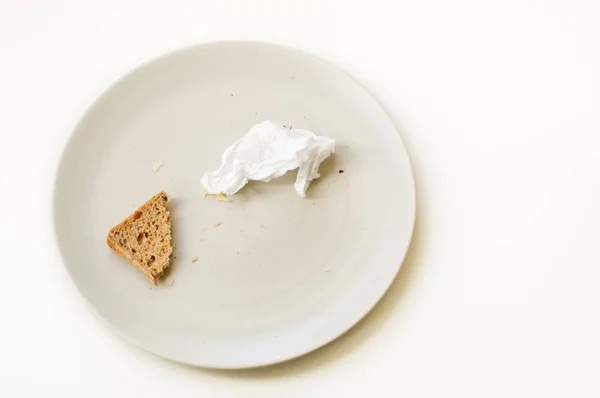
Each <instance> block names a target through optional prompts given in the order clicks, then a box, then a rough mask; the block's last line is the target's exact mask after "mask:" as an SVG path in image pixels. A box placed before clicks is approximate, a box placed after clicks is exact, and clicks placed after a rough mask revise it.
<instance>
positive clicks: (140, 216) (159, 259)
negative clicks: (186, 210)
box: [106, 191, 173, 285]
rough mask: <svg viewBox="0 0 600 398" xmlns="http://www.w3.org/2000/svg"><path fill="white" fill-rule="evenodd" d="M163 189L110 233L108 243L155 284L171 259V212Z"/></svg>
mask: <svg viewBox="0 0 600 398" xmlns="http://www.w3.org/2000/svg"><path fill="white" fill-rule="evenodd" d="M168 200H169V197H168V196H167V194H166V193H165V192H164V191H161V192H159V193H157V194H156V195H154V196H153V197H152V198H151V199H150V200H149V201H147V202H146V203H144V204H143V205H142V206H141V207H140V208H139V209H137V210H136V211H134V212H133V214H132V215H130V216H129V217H127V218H126V219H125V220H123V222H121V223H120V224H119V225H116V226H115V227H114V228H113V229H111V230H110V232H109V233H108V237H107V238H106V243H108V245H109V246H110V247H111V248H112V249H113V250H114V251H116V252H117V253H118V254H119V255H120V256H121V257H123V258H124V259H126V260H127V261H129V262H130V263H132V264H133V265H135V266H136V267H138V268H139V269H140V270H141V271H142V272H143V273H144V274H145V275H146V276H147V277H148V278H149V279H150V281H152V283H153V284H154V285H156V284H157V282H158V279H159V278H160V277H161V276H162V274H163V273H164V272H165V270H166V269H167V268H169V264H170V261H171V253H172V252H173V247H172V246H171V215H170V213H169V211H168V210H167V201H168Z"/></svg>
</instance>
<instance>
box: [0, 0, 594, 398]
mask: <svg viewBox="0 0 600 398" xmlns="http://www.w3.org/2000/svg"><path fill="white" fill-rule="evenodd" d="M599 21H600V3H599V2H598V1H596V0H589V1H572V0H570V1H567V0H564V1H532V0H529V1H513V0H510V1H497V2H492V1H466V0H453V1H442V0H440V1H435V0H426V1H380V0H369V1H341V0H340V1H337V2H336V1H326V0H310V1H309V0H305V1H285V0H272V1H267V0H254V1H231V0H218V1H183V0H169V1H164V2H152V1H148V0H146V1H143V0H140V1H124V0H102V1H78V0H52V1H48V0H46V1H44V0H0V137H1V141H0V164H1V166H2V167H1V169H0V206H1V208H2V210H3V211H2V215H1V216H0V220H1V225H0V227H1V228H0V252H1V253H2V260H1V263H2V266H3V268H4V274H3V283H2V286H1V287H0V337H1V338H0V388H1V389H2V393H0V394H1V395H2V396H7V397H13V396H27V395H31V396H46V395H48V394H50V393H53V392H57V393H61V394H62V395H61V396H69V397H70V396H73V397H81V396H86V397H106V396H109V397H116V396H118V397H120V396H143V397H146V398H148V397H163V396H173V397H192V396H202V397H241V396H248V397H260V398H269V397H304V396H310V397H314V398H317V397H347V396H357V397H362V396H364V397H367V396H369V397H371V396H372V397H538V396H543V397H598V396H600V310H599V308H600V253H599V251H598V247H599V246H600V178H599V176H600V23H599ZM218 39H256V40H266V41H271V42H275V43H282V44H288V45H292V46H295V47H298V48H300V49H303V50H306V51H309V52H312V53H314V54H316V55H318V56H321V57H323V58H325V59H327V60H329V61H331V62H333V63H335V64H337V65H338V66H340V67H342V68H343V69H345V70H347V71H348V72H350V73H351V74H352V75H354V76H355V77H356V78H357V79H358V80H359V81H360V82H361V83H363V84H364V85H365V86H366V87H367V88H368V89H369V90H370V91H371V92H372V93H373V94H374V95H375V96H376V98H377V99H378V100H380V102H381V103H382V104H383V105H384V106H385V107H386V109H387V110H388V111H389V112H390V113H391V115H392V117H393V119H394V121H395V122H396V124H397V126H398V128H399V130H400V131H401V134H402V137H403V139H404V140H405V143H406V145H407V147H408V149H409V152H410V155H411V158H412V162H413V165H414V171H415V178H416V181H417V195H418V207H419V208H418V219H417V226H416V231H415V236H414V241H413V246H412V248H411V250H410V253H409V255H408V258H407V260H406V262H405V264H404V266H403V268H402V270H401V272H400V274H399V276H398V278H397V279H396V281H395V282H394V284H393V286H392V288H391V290H390V291H389V292H388V294H387V295H386V296H385V297H384V299H383V300H382V302H381V303H380V304H379V305H378V306H377V307H376V308H375V309H374V310H373V312H372V313H371V314H370V315H369V316H368V317H367V318H366V319H365V320H364V321H363V322H361V323H360V324H359V325H358V326H357V327H355V328H354V329H353V330H351V331H350V332H349V333H348V334H346V335H345V336H343V337H342V338H340V339H339V340H337V341H335V342H334V343H332V344H330V345H328V346H326V347H325V348H323V349H321V350H319V351H317V352H315V353H313V354H310V355H308V356H306V357H303V358H301V359H298V360H294V361H292V362H289V363H285V364H282V365H278V366H274V367H270V368H265V369H258V370H251V371H236V372H222V371H206V370H199V369H193V368H187V367H183V366H180V365H177V364H174V363H170V362H167V361H165V360H161V359H159V358H156V357H154V356H153V355H151V354H147V353H144V352H142V351H140V350H138V349H137V348H134V347H132V346H130V345H129V344H128V343H126V342H124V341H122V340H121V339H120V338H118V337H116V336H115V335H113V333H112V332H110V331H109V330H108V329H107V328H106V327H105V326H104V325H103V323H102V322H101V321H99V320H97V319H96V318H95V317H94V316H93V315H92V314H91V313H90V312H89V311H88V310H87V309H86V307H85V305H84V303H83V302H82V300H81V299H80V298H79V296H78V294H77V292H76V290H75V288H74V287H73V286H72V284H71V283H70V281H69V280H68V277H67V276H66V273H65V271H64V270H63V267H62V264H61V262H60V258H59V257H58V254H57V251H56V249H55V246H54V239H53V235H52V233H53V231H52V226H51V219H50V216H51V207H50V194H51V189H52V183H53V174H54V169H55V166H56V164H57V162H58V159H59V156H60V151H61V149H62V147H63V145H64V143H65V141H66V139H67V138H68V136H69V134H70V131H71V129H72V127H73V125H74V123H75V122H76V121H77V119H78V118H79V116H80V115H81V114H82V112H83V111H84V110H85V109H86V107H87V106H88V105H89V104H90V103H91V102H92V101H93V100H94V98H95V97H96V96H97V95H99V94H100V93H101V92H102V90H103V89H104V88H106V87H107V86H108V85H109V84H111V83H112V82H113V81H114V80H115V79H116V78H118V77H119V76H121V75H123V74H124V73H126V72H127V71H129V70H131V69H132V68H134V67H136V66H137V65H139V64H140V63H142V62H144V61H146V60H149V59H151V58H154V57H156V56H158V55H160V54H162V53H164V52H166V51H169V50H172V49H176V48H180V47H182V46H186V45H191V44H195V43H200V42H205V41H212V40H218ZM373 194H374V195H380V194H384V192H380V193H373ZM85 227H86V226H85V225H82V226H81V228H85Z"/></svg>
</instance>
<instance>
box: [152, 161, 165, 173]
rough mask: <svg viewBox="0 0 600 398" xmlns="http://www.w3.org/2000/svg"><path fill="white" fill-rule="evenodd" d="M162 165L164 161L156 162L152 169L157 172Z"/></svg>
mask: <svg viewBox="0 0 600 398" xmlns="http://www.w3.org/2000/svg"><path fill="white" fill-rule="evenodd" d="M162 167H163V163H162V162H158V163H156V164H155V165H154V166H153V167H152V169H153V170H154V172H155V173H157V172H158V170H160V169H161V168H162Z"/></svg>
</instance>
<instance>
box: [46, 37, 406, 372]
mask: <svg viewBox="0 0 600 398" xmlns="http://www.w3.org/2000/svg"><path fill="white" fill-rule="evenodd" d="M221 45H250V46H268V47H271V48H276V49H279V50H282V51H285V52H292V53H297V54H300V55H302V56H305V57H311V58H314V59H317V60H319V61H320V62H323V63H325V64H327V65H328V66H330V67H332V68H333V69H335V70H336V71H337V72H338V73H340V74H343V75H345V76H346V77H348V78H349V79H350V80H351V81H352V82H353V83H354V84H356V85H357V86H358V87H360V88H361V89H362V90H363V91H364V92H365V93H366V94H367V95H368V96H369V97H370V98H371V99H372V100H373V101H375V103H376V104H377V105H378V107H379V108H380V109H381V110H382V111H383V113H384V114H385V116H386V117H387V119H388V120H389V122H390V123H391V125H392V126H393V127H394V130H395V131H396V134H397V137H398V139H399V140H400V143H401V146H402V150H403V151H404V155H405V156H406V159H407V160H408V162H407V165H408V176H409V177H410V187H411V192H410V194H411V197H410V202H411V203H412V207H411V209H410V218H411V219H410V225H409V228H410V231H409V234H408V239H407V241H406V244H405V246H406V247H405V248H404V250H403V253H402V254H401V256H400V261H399V263H398V265H397V266H396V268H395V270H394V272H393V277H392V278H390V280H389V282H388V283H387V286H385V288H384V289H383V290H382V291H381V294H379V295H378V297H377V299H376V300H375V301H374V302H372V303H369V305H367V306H366V310H365V311H364V312H362V313H361V314H359V315H358V316H357V317H356V319H355V320H354V321H353V322H351V323H350V324H349V325H347V326H345V327H344V328H340V331H339V332H337V333H334V335H333V337H327V338H326V339H323V341H322V342H320V343H319V344H317V345H315V346H313V347H312V348H308V349H302V350H296V352H295V353H292V354H288V355H284V356H280V357H278V358H276V359H273V360H271V361H265V362H260V363H251V364H246V365H231V366H219V365H217V366H215V365H211V364H208V363H202V361H196V362H191V361H187V360H184V359H180V358H175V357H174V356H171V355H168V354H165V353H162V352H157V351H155V350H153V349H152V348H150V347H146V345H145V344H144V343H142V342H139V341H137V339H135V338H133V337H132V336H129V335H127V334H126V333H125V332H123V331H122V330H121V329H120V328H119V327H117V326H116V325H113V324H112V323H111V322H110V321H108V320H107V319H106V318H105V317H103V316H102V315H101V314H100V313H99V312H98V310H97V308H96V306H95V305H94V304H93V303H91V302H90V301H89V300H88V298H87V297H85V295H84V294H83V293H82V291H81V289H80V287H79V286H78V285H77V283H75V280H74V279H73V275H72V274H71V271H70V269H69V267H67V265H66V262H65V257H64V254H63V249H62V248H61V244H60V240H59V236H58V228H57V224H58V220H57V213H58V212H57V208H58V192H57V186H58V184H57V183H58V181H59V175H60V173H61V170H62V169H63V167H64V162H65V155H66V153H67V151H68V149H69V148H70V147H71V145H73V141H74V138H75V135H76V134H75V133H76V132H77V130H78V129H79V127H80V126H81V124H82V122H83V121H84V120H86V117H87V116H88V115H89V114H90V113H91V112H92V111H93V109H94V108H95V107H96V105H97V104H98V103H100V102H101V101H102V99H104V98H105V97H106V96H107V95H109V94H110V93H111V92H112V90H113V89H114V88H115V87H117V86H119V85H120V84H121V83H122V82H123V81H126V80H127V79H128V78H129V77H131V76H133V75H135V74H136V73H137V72H139V71H140V70H143V69H145V68H146V67H148V66H150V65H152V64H154V63H156V62H160V61H162V60H166V59H167V58H170V57H173V56H176V55H177V54H180V53H185V52H188V51H194V50H197V49H201V48H205V47H210V46H221ZM99 92H100V94H99V95H95V96H94V97H93V99H92V100H91V102H89V104H88V105H87V106H85V109H84V111H83V112H81V113H80V114H78V115H77V116H75V120H76V122H75V123H74V124H72V125H71V127H70V130H69V133H68V137H67V139H66V140H65V142H64V143H63V144H62V146H61V149H60V150H59V153H58V161H56V162H55V165H54V170H53V181H52V189H51V212H52V214H51V228H52V235H53V242H54V247H55V249H56V252H55V253H57V254H58V255H59V259H60V263H61V265H62V269H63V271H65V272H66V274H67V277H68V279H69V281H70V285H71V287H73V288H74V289H75V291H76V292H77V295H78V296H79V297H80V299H81V300H82V301H83V302H84V303H85V307H87V310H88V311H90V312H91V313H92V314H93V315H94V316H95V317H96V318H97V319H99V320H101V321H102V323H103V324H105V325H106V326H108V328H109V329H110V330H111V332H114V333H115V334H116V335H117V336H119V337H120V338H122V339H123V340H125V341H127V342H129V343H131V344H132V345H134V346H135V347H137V348H139V349H141V350H143V351H145V352H147V353H150V354H152V355H155V356H156V357H161V358H165V359H167V360H169V361H172V362H175V363H180V364H184V365H188V366H193V367H198V368H206V369H221V370H235V369H254V368H261V367H267V366H272V365H275V364H278V363H282V362H287V361H290V360H293V359H296V358H300V357H303V356H305V355H307V354H310V353H312V352H314V351H317V350H319V349H320V348H322V347H324V346H326V345H328V344H330V343H331V342H333V341H335V340H337V339H338V338H340V337H341V336H343V335H344V334H346V333H347V332H348V331H349V330H350V329H352V328H354V327H355V326H356V325H357V324H359V323H360V322H361V321H363V320H364V319H365V317H366V316H367V315H368V314H369V313H370V312H371V311H372V310H373V308H375V307H376V306H377V305H378V304H379V302H380V301H381V300H382V299H383V297H384V296H386V294H387V293H388V291H389V289H390V287H391V285H392V284H393V283H394V281H395V280H396V278H397V277H398V274H399V272H400V269H401V268H402V266H403V264H404V262H405V261H406V257H407V254H408V252H409V251H410V248H411V245H412V242H413V238H414V230H415V224H416V218H417V200H416V196H417V195H416V185H415V177H414V169H413V166H412V162H411V158H410V154H409V152H408V149H407V147H406V145H405V143H404V140H403V138H402V135H401V134H400V131H399V130H398V127H397V126H396V123H395V122H394V119H393V118H392V117H391V115H390V113H389V112H388V110H387V109H386V107H385V106H383V104H382V103H381V102H380V101H379V100H378V99H377V97H376V96H374V95H373V94H372V93H371V91H370V90H368V89H367V88H366V87H365V86H364V85H363V84H362V83H361V82H360V81H358V80H357V79H356V78H355V77H354V76H352V75H351V74H350V73H348V72H346V71H345V70H344V69H342V68H341V67H339V66H338V65H337V64H335V63H334V62H331V61H329V60H326V59H323V58H321V57H320V56H318V55H314V54H313V53H310V52H308V51H304V50H301V49H298V48H296V47H292V46H289V45H284V44H279V43H274V42H269V41H259V40H213V41H205V42H198V43H194V44H190V45H186V46H183V47H178V48H175V49H172V50H169V51H166V52H163V53H160V54H159V55H157V56H153V57H151V58H149V59H147V60H145V61H144V62H142V63H140V64H137V65H136V66H134V67H133V68H129V69H127V71H125V72H124V73H123V74H122V75H121V76H120V77H118V78H116V79H115V80H114V81H112V83H110V84H109V85H107V86H105V87H104V88H100V90H99ZM407 223H408V221H407Z"/></svg>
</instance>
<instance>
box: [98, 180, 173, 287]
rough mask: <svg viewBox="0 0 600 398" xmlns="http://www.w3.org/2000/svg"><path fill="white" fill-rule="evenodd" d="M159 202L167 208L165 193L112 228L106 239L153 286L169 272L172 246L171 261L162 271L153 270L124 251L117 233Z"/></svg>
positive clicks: (147, 202)
mask: <svg viewBox="0 0 600 398" xmlns="http://www.w3.org/2000/svg"><path fill="white" fill-rule="evenodd" d="M159 200H160V201H162V202H163V204H164V206H165V208H166V205H167V202H168V200H169V197H168V195H167V193H166V192H165V191H160V192H159V193H157V194H156V195H154V196H153V197H152V198H150V199H149V200H148V201H146V203H144V204H143V205H141V206H140V207H139V208H138V209H137V210H136V211H134V212H133V213H132V214H131V215H129V216H128V217H127V218H125V219H124V220H123V221H121V222H120V223H119V224H117V225H115V226H114V227H113V228H111V230H110V231H109V233H108V236H107V237H106V243H107V244H108V246H109V247H110V248H111V249H113V250H114V251H115V252H116V253H117V254H118V255H119V256H121V257H123V258H124V259H126V260H127V261H129V262H130V263H132V264H133V265H135V266H136V267H137V268H138V269H139V270H140V271H142V272H143V273H144V275H146V277H148V279H150V281H151V282H152V284H153V285H155V286H156V285H158V280H159V279H160V277H161V276H162V275H163V274H164V272H165V270H167V269H168V268H169V266H170V256H171V254H172V252H173V248H172V245H169V251H168V253H167V254H168V258H169V261H167V263H166V264H165V265H164V266H163V267H161V268H160V269H153V268H149V267H145V266H143V264H141V263H140V262H139V261H138V260H137V259H135V258H134V257H133V255H132V254H131V252H129V251H127V250H124V249H123V247H122V246H120V245H119V242H118V240H117V239H116V236H115V232H117V231H119V230H121V229H124V228H126V226H127V225H129V224H131V223H133V222H134V221H135V220H136V219H137V218H139V217H140V215H141V214H144V212H146V211H148V209H149V208H150V207H151V206H153V205H154V204H155V203H156V202H157V201H159ZM166 213H167V216H168V220H169V223H170V212H169V211H168V210H167V211H166Z"/></svg>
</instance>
